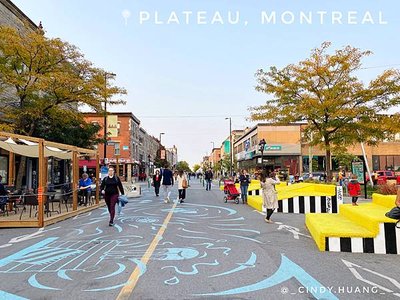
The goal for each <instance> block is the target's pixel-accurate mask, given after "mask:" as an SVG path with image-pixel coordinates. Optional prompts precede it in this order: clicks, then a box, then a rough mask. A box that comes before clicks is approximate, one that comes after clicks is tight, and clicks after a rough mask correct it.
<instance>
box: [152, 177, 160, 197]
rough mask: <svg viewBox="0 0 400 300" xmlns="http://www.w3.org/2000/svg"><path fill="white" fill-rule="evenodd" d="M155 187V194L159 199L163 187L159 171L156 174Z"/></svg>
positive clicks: (154, 178)
mask: <svg viewBox="0 0 400 300" xmlns="http://www.w3.org/2000/svg"><path fill="white" fill-rule="evenodd" d="M153 186H154V192H155V193H156V196H157V197H158V196H159V195H160V186H161V175H160V171H159V170H156V173H155V174H154V176H153Z"/></svg>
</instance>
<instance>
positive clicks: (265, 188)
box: [260, 172, 280, 223]
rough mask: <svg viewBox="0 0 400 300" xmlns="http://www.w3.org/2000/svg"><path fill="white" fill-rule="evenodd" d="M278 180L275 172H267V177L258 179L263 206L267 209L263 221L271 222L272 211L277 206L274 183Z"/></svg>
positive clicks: (277, 182)
mask: <svg viewBox="0 0 400 300" xmlns="http://www.w3.org/2000/svg"><path fill="white" fill-rule="evenodd" d="M279 183H280V180H279V178H278V176H277V175H276V173H275V172H271V173H270V174H269V178H266V179H265V178H262V179H261V181H260V184H261V188H262V196H263V206H264V207H265V208H266V209H267V216H266V217H265V222H267V223H273V222H272V221H271V220H270V218H271V216H272V213H273V212H274V210H275V209H277V208H278V207H279V206H278V193H277V191H276V188H275V185H277V184H279Z"/></svg>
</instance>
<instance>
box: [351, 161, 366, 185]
mask: <svg viewBox="0 0 400 300" xmlns="http://www.w3.org/2000/svg"><path fill="white" fill-rule="evenodd" d="M351 169H352V172H353V174H354V175H357V180H358V182H364V163H363V162H362V161H353V162H352V163H351Z"/></svg>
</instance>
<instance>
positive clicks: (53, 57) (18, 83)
mask: <svg viewBox="0 0 400 300" xmlns="http://www.w3.org/2000/svg"><path fill="white" fill-rule="evenodd" d="M0 53H1V55H0V88H1V89H2V93H1V94H0V113H1V114H2V116H1V120H0V129H2V130H7V131H11V132H14V133H18V134H23V135H27V136H36V137H43V135H44V134H47V133H48V132H47V131H46V132H43V131H41V130H40V129H39V124H40V123H41V122H42V120H43V119H45V118H46V117H48V116H49V115H53V116H54V114H55V113H57V114H59V116H58V117H62V116H71V115H74V114H75V115H78V114H79V111H78V108H79V107H80V106H81V105H86V106H88V107H89V108H90V109H92V110H94V111H100V112H101V111H102V103H103V102H104V99H108V98H109V99H111V100H110V101H108V103H110V104H117V103H124V101H121V100H119V99H113V96H115V95H119V94H125V93H126V91H125V90H124V89H123V88H120V87H117V86H113V85H111V84H110V82H109V81H106V76H105V74H106V72H105V71H104V70H101V69H99V68H96V67H94V66H93V65H92V63H91V62H89V61H88V60H86V59H85V58H84V56H83V54H82V53H81V52H79V50H78V49H77V48H76V47H75V46H73V45H71V44H68V43H66V42H64V41H61V40H60V39H49V38H46V37H45V36H44V34H43V32H42V31H37V32H35V31H29V30H26V31H17V30H16V29H14V28H10V27H5V26H0ZM106 82H107V84H106ZM59 121H60V122H59V124H60V125H62V124H64V123H62V122H61V121H62V118H59ZM42 123H43V122H42ZM67 123H68V122H67ZM53 129H55V128H54V126H51V127H50V128H48V130H53ZM56 130H58V129H56ZM69 144H70V143H69ZM25 161H26V160H25V158H24V157H23V158H22V159H21V163H20V165H19V171H18V176H17V182H16V185H17V187H18V186H20V185H21V180H22V175H23V172H24V169H25Z"/></svg>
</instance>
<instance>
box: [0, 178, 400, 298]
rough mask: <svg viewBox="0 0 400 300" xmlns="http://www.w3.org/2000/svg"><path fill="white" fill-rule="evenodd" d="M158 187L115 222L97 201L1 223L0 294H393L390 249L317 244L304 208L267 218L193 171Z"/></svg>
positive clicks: (397, 292) (394, 266)
mask: <svg viewBox="0 0 400 300" xmlns="http://www.w3.org/2000/svg"><path fill="white" fill-rule="evenodd" d="M161 196H162V193H161V195H160V197H155V194H154V192H153V191H152V190H151V189H148V188H147V187H144V188H143V193H142V196H141V197H139V198H132V199H130V202H129V203H128V204H127V206H126V207H125V208H124V209H123V211H122V214H121V215H120V216H119V217H118V219H117V220H116V222H115V226H114V227H109V226H108V212H107V210H106V208H105V207H104V208H101V209H97V210H95V211H92V212H89V213H85V214H81V215H78V216H77V217H75V218H71V219H68V220H66V221H63V222H60V223H57V224H54V225H51V226H48V227H46V228H44V229H39V230H38V229H17V228H15V229H2V230H1V239H0V249H1V257H0V299H400V283H399V282H400V278H399V276H398V275H399V270H400V261H399V258H398V256H397V255H377V254H353V253H329V252H319V251H318V249H317V247H316V245H315V242H314V241H313V239H312V238H311V237H310V235H309V232H308V231H307V229H306V228H305V225H304V215H301V214H281V213H275V214H274V215H273V216H272V220H273V221H275V222H276V223H275V224H266V223H265V222H264V220H263V219H264V216H263V215H262V214H261V213H260V212H257V211H254V210H253V209H252V208H250V207H249V206H247V205H243V204H242V203H241V202H240V204H235V203H234V202H233V201H229V202H228V203H224V202H223V192H221V191H220V190H219V189H218V186H215V185H214V186H213V188H212V190H211V191H205V188H204V187H203V186H202V185H201V184H200V183H199V181H198V180H191V181H190V188H189V189H188V190H187V199H186V201H185V203H183V204H178V203H170V204H165V203H163V202H162V200H163V199H162V197H161ZM176 196H177V190H176V187H174V189H173V194H172V199H176Z"/></svg>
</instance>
